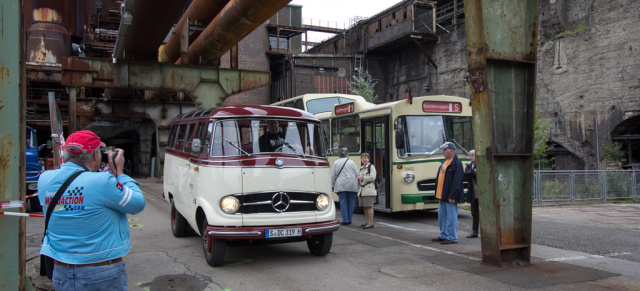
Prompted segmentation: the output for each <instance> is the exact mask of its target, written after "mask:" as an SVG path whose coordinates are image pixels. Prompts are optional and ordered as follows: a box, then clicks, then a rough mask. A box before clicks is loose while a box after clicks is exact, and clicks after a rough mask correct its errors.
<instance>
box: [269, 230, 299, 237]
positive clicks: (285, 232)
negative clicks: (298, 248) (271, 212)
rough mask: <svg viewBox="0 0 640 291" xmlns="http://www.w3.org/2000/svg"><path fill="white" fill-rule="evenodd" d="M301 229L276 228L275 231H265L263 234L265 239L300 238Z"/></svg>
mask: <svg viewBox="0 0 640 291" xmlns="http://www.w3.org/2000/svg"><path fill="white" fill-rule="evenodd" d="M301 235H302V228H300V227H297V228H277V229H267V231H266V233H265V237H266V238H272V237H290V236H301Z"/></svg>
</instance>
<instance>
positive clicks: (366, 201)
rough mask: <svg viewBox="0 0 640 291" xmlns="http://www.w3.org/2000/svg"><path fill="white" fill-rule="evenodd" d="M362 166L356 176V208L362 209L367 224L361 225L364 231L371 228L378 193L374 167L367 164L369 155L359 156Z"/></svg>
mask: <svg viewBox="0 0 640 291" xmlns="http://www.w3.org/2000/svg"><path fill="white" fill-rule="evenodd" d="M360 159H361V160H362V166H361V167H360V173H359V175H358V185H359V187H358V206H360V207H362V208H363V209H364V215H365V216H366V217H367V223H365V224H363V225H361V226H362V228H364V229H369V228H373V203H374V202H375V201H376V195H378V192H377V191H376V187H375V180H376V167H375V166H373V165H371V164H369V159H370V158H369V154H368V153H362V155H360Z"/></svg>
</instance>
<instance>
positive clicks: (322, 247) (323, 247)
mask: <svg viewBox="0 0 640 291" xmlns="http://www.w3.org/2000/svg"><path fill="white" fill-rule="evenodd" d="M332 243H333V233H332V232H330V233H325V234H319V235H314V236H311V237H310V238H309V239H307V246H308V247H309V251H310V252H311V254H312V255H314V256H319V257H322V256H324V255H326V254H328V253H329V251H330V250H331V244H332Z"/></svg>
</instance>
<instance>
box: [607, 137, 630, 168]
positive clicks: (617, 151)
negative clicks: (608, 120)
mask: <svg viewBox="0 0 640 291" xmlns="http://www.w3.org/2000/svg"><path fill="white" fill-rule="evenodd" d="M624 160H625V159H624V151H623V150H622V143H620V142H613V141H611V140H608V139H607V140H605V141H604V142H603V143H602V161H603V162H605V163H607V164H608V165H612V166H616V167H619V165H620V164H621V163H622V162H623V161H624Z"/></svg>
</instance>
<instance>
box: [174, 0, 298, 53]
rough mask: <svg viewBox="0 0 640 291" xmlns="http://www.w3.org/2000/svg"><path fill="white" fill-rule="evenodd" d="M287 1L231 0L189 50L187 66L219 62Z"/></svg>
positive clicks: (287, 1) (287, 0)
mask: <svg viewBox="0 0 640 291" xmlns="http://www.w3.org/2000/svg"><path fill="white" fill-rule="evenodd" d="M290 1H291V0H273V1H262V0H231V1H230V2H229V3H228V4H227V5H226V6H225V7H224V8H223V9H222V11H220V13H218V15H216V17H215V18H214V19H213V20H212V21H211V23H209V25H207V27H206V28H205V29H204V31H202V33H201V34H200V36H199V37H198V38H197V39H196V40H195V41H194V42H193V43H192V44H191V45H190V46H189V54H188V58H189V63H190V64H199V63H200V58H201V57H202V58H205V59H208V60H217V59H219V58H220V57H221V56H222V55H223V54H224V53H225V52H226V51H228V50H229V49H230V48H231V47H232V46H234V45H236V44H237V43H238V42H240V40H242V39H243V38H244V37H245V36H247V35H248V34H249V33H251V32H252V31H254V30H255V29H256V28H257V27H259V26H260V25H261V24H263V23H264V22H265V21H267V20H268V19H269V18H270V17H271V16H273V15H274V14H276V13H277V12H278V11H279V10H280V9H282V8H283V7H285V6H286V5H287V4H288V3H289V2H290ZM176 63H181V62H180V60H178V61H177V62H176Z"/></svg>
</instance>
